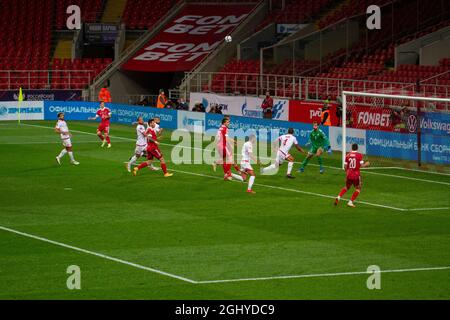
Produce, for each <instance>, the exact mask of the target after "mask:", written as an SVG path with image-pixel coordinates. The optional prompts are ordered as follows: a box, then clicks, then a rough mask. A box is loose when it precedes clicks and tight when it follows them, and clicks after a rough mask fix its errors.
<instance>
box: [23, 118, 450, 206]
mask: <svg viewBox="0 0 450 320" xmlns="http://www.w3.org/2000/svg"><path fill="white" fill-rule="evenodd" d="M21 125H24V126H31V127H37V128H44V129H53V128H52V127H48V126H42V125H36V124H27V123H23V124H21ZM71 131H72V132H77V133H81V134H87V135H92V136H96V134H95V133H92V132H85V131H79V130H71ZM110 137H111V138H116V139H122V140H126V141H135V139H131V138H125V137H119V136H110ZM161 145H165V146H172V147H174V146H175V145H173V144H170V143H161ZM185 148H189V149H199V148H195V147H185ZM201 150H204V149H201ZM295 163H297V162H295ZM312 165H313V164H312ZM325 167H328V168H332V169H338V170H342V169H340V168H336V167H329V166H325ZM171 171H174V172H177V171H178V172H180V173H186V174H191V175H197V176H204V177H209V178H216V177H215V176H210V175H206V174H196V173H193V172H188V171H181V170H171ZM367 173H371V174H377V175H383V176H389V177H396V178H404V179H408V180H418V181H423V182H431V183H438V184H445V185H450V183H446V182H441V181H433V180H426V179H418V178H412V177H405V176H396V175H389V174H384V173H377V172H367ZM217 178H218V177H217ZM218 179H221V178H218ZM233 181H234V180H233ZM235 182H239V181H235ZM255 185H259V186H263V187H266V188H274V189H280V190H285V191H291V192H297V193H303V194H309V195H314V196H318V197H325V198H329V199H335V198H336V197H335V196H330V195H324V194H319V193H314V192H308V191H302V190H297V189H288V188H282V187H276V186H271V185H263V184H259V183H255ZM343 200H346V199H343ZM357 203H361V204H366V205H369V206H375V207H380V208H386V209H392V210H396V211H425V210H446V209H448V208H446V207H445V208H424V209H422V208H413V209H406V208H396V207H392V206H387V205H382V204H376V203H370V202H366V201H357Z"/></svg>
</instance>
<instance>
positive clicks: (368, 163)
mask: <svg viewBox="0 0 450 320" xmlns="http://www.w3.org/2000/svg"><path fill="white" fill-rule="evenodd" d="M368 166H370V162H369V161H366V162H364V163H363V164H362V165H361V168H367V167H368Z"/></svg>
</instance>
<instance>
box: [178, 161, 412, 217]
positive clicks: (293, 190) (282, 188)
mask: <svg viewBox="0 0 450 320" xmlns="http://www.w3.org/2000/svg"><path fill="white" fill-rule="evenodd" d="M170 171H173V172H180V173H185V174H190V175H194V176H199V177H206V178H214V179H220V180H222V178H220V177H216V176H210V175H207V174H202V173H193V172H189V171H183V170H176V169H170ZM232 181H233V182H238V183H242V182H240V181H237V180H232ZM253 185H255V186H260V187H265V188H272V189H279V190H283V191H290V192H297V193H302V194H307V195H311V196H317V197H322V198H328V199H336V196H330V195H326V194H321V193H315V192H309V191H302V190H297V189H290V188H284V187H278V186H271V185H268V184H261V183H254V184H253ZM343 200H348V199H344V198H342V200H341V201H343ZM356 203H362V204H366V205H369V206H373V207H380V208H385V209H391V210H397V211H408V209H403V208H396V207H391V206H386V205H383V204H377V203H371V202H365V201H359V200H358V201H356Z"/></svg>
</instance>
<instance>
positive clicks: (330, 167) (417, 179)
mask: <svg viewBox="0 0 450 320" xmlns="http://www.w3.org/2000/svg"><path fill="white" fill-rule="evenodd" d="M21 125H23V126H30V127H36V128H44V129H53V128H52V127H48V126H43V125H37V124H28V123H22V124H21ZM70 131H71V132H76V133H81V134H87V135H91V136H97V134H95V133H92V132H86V131H79V130H70ZM110 137H111V138H113V139H120V140H125V141H135V140H136V139H132V138H126V137H119V136H111V135H110ZM161 145H163V146H169V147H175V146H176V145H174V144H171V143H161ZM180 147H181V148H185V149H191V150H205V149H204V148H197V147H187V146H180ZM261 158H264V159H268V158H267V157H261ZM294 163H296V164H300V163H301V162H297V161H294ZM310 165H311V166H318V165H316V164H313V163H311V164H310ZM323 167H324V168H329V169H333V170H338V171H343V170H342V168H339V167H333V166H323ZM374 169H375V168H364V169H363V170H364V172H367V173H369V174H373V175H380V176H385V177H391V178H398V179H405V180H412V181H420V182H426V183H435V184H441V185H450V182H444V181H435V180H429V179H421V178H414V177H406V176H402V175H395V174H387V173H380V172H373V171H371V170H374ZM376 169H394V170H396V169H398V170H406V171H414V172H420V173H425V174H426V173H433V174H435V175H444V176H445V175H450V174H445V173H440V172H427V171H421V170H414V169H406V168H400V167H379V168H378V167H377V168H376ZM366 170H367V171H366Z"/></svg>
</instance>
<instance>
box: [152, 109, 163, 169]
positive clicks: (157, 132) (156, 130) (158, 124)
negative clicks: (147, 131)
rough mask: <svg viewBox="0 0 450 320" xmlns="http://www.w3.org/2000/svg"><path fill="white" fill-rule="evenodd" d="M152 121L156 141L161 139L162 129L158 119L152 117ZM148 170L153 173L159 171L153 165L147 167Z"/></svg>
mask: <svg viewBox="0 0 450 320" xmlns="http://www.w3.org/2000/svg"><path fill="white" fill-rule="evenodd" d="M153 119H154V120H155V129H154V130H155V132H156V135H157V137H158V139H159V138H161V136H162V132H163V130H164V129H163V128H161V127H160V123H161V119H160V118H159V117H154V118H153ZM148 168H149V169H150V170H153V171H158V170H160V168H157V167H155V166H154V165H153V163H151V164H150V165H149V166H148Z"/></svg>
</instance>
